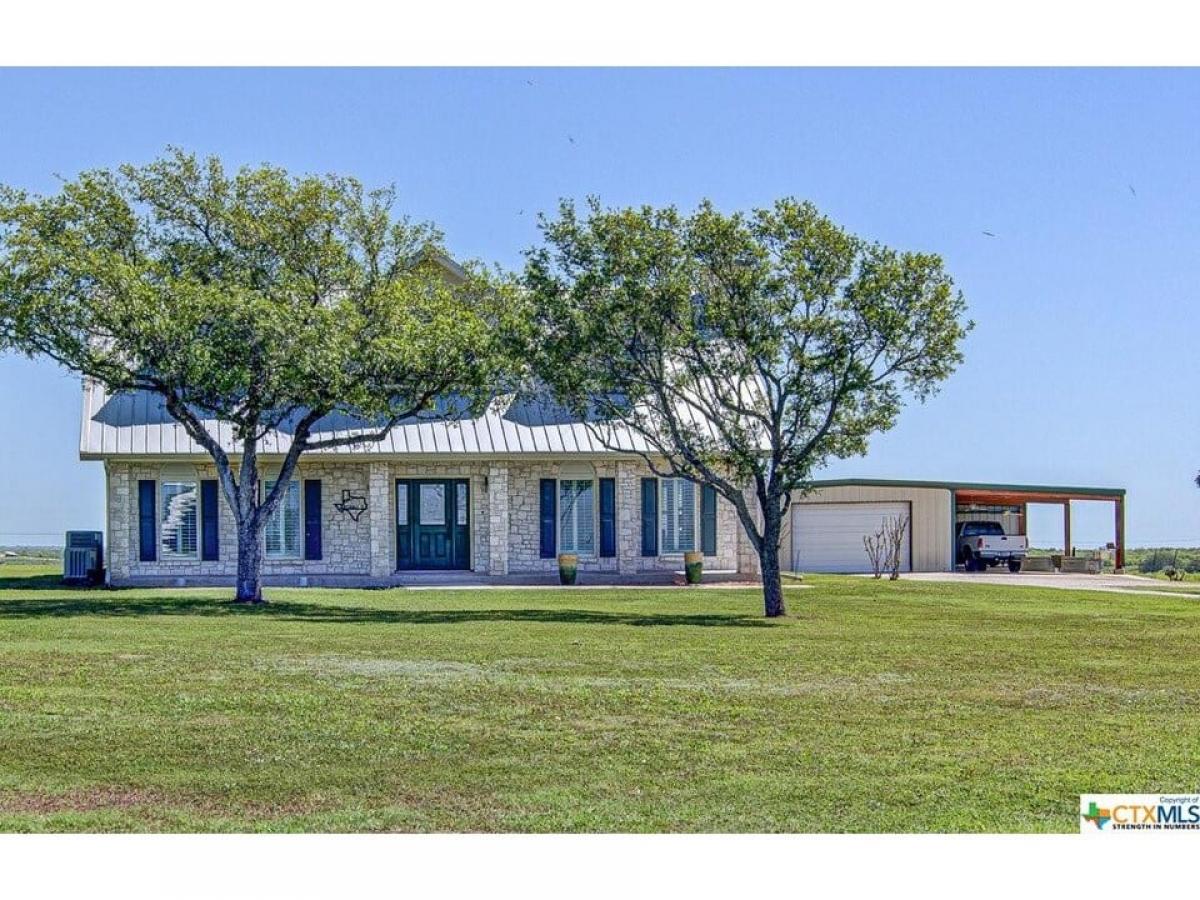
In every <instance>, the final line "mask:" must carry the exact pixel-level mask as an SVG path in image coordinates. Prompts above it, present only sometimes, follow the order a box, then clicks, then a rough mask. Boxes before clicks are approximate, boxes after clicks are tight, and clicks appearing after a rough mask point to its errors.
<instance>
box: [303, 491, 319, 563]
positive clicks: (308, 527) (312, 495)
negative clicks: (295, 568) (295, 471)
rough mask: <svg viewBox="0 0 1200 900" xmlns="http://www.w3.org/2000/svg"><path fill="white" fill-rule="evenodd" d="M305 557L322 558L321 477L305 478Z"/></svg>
mask: <svg viewBox="0 0 1200 900" xmlns="http://www.w3.org/2000/svg"><path fill="white" fill-rule="evenodd" d="M304 558H305V559H320V558H321V479H320V478H306V479H304Z"/></svg>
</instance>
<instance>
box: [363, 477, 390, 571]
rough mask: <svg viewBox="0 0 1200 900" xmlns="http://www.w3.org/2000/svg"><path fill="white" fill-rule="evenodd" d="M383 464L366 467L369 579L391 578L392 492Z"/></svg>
mask: <svg viewBox="0 0 1200 900" xmlns="http://www.w3.org/2000/svg"><path fill="white" fill-rule="evenodd" d="M388 474H389V469H388V464H387V463H385V462H373V463H370V464H369V468H368V473H367V498H368V499H367V516H368V517H369V519H370V524H371V528H370V534H371V537H370V540H371V577H372V578H387V577H389V576H390V575H391V574H392V568H393V564H392V557H393V553H392V543H393V541H392V519H391V512H392V488H391V485H390V483H389V482H390V479H389V478H388Z"/></svg>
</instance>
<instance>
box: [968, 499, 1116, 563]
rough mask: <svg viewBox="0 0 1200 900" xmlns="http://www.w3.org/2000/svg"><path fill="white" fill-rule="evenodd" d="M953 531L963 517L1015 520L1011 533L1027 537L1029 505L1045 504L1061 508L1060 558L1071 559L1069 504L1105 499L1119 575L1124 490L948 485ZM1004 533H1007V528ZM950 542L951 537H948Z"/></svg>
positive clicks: (1114, 560)
mask: <svg viewBox="0 0 1200 900" xmlns="http://www.w3.org/2000/svg"><path fill="white" fill-rule="evenodd" d="M950 489H951V498H952V503H953V505H954V512H955V515H954V521H955V528H957V523H958V522H961V521H966V518H964V517H978V518H982V519H996V520H1000V521H1004V520H1005V518H1006V517H1008V516H1013V517H1015V518H1016V519H1017V523H1016V526H1015V528H1013V529H1012V533H1014V534H1027V533H1028V532H1027V530H1026V527H1025V526H1026V523H1027V522H1028V519H1029V504H1031V503H1046V504H1053V505H1060V506H1062V510H1063V555H1064V556H1073V555H1074V549H1075V548H1074V545H1073V544H1072V543H1071V501H1072V500H1102V501H1103V500H1107V501H1111V502H1112V504H1113V548H1114V553H1113V556H1114V558H1113V566H1114V568H1115V569H1116V571H1117V572H1118V573H1120V572H1122V571H1124V569H1125V489H1124V488H1087V487H1048V486H1045V485H1019V484H959V485H953V486H951V488H950ZM1005 531H1009V528H1008V527H1006V528H1005ZM951 540H952V541H953V537H952V538H951Z"/></svg>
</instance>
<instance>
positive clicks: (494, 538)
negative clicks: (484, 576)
mask: <svg viewBox="0 0 1200 900" xmlns="http://www.w3.org/2000/svg"><path fill="white" fill-rule="evenodd" d="M487 478H488V487H487V510H488V574H489V575H507V574H508V465H507V464H505V463H492V464H491V465H490V466H488V475H487Z"/></svg>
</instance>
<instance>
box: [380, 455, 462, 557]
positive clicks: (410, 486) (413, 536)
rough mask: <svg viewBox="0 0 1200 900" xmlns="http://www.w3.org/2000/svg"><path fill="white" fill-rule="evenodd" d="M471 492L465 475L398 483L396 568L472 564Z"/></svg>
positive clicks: (409, 480) (408, 480)
mask: <svg viewBox="0 0 1200 900" xmlns="http://www.w3.org/2000/svg"><path fill="white" fill-rule="evenodd" d="M469 491H470V486H469V484H468V482H467V480H466V479H464V478H451V479H438V480H432V479H406V480H400V481H397V482H396V568H398V569H466V568H469V567H470V528H469V515H470V503H469V500H470V496H469Z"/></svg>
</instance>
